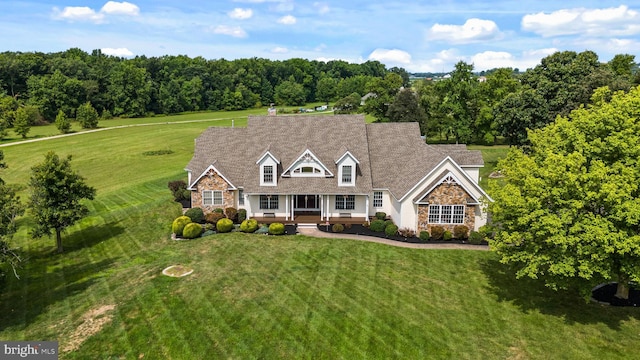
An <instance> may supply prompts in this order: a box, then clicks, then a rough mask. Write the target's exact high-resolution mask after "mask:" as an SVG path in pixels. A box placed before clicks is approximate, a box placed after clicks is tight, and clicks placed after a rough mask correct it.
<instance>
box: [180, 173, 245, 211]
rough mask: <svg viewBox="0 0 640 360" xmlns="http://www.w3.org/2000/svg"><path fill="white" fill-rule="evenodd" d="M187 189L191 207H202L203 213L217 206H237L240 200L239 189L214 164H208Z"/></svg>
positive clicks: (222, 207)
mask: <svg viewBox="0 0 640 360" xmlns="http://www.w3.org/2000/svg"><path fill="white" fill-rule="evenodd" d="M189 190H191V207H199V208H202V210H203V211H204V213H210V212H212V211H214V210H215V209H217V208H220V209H225V208H228V207H237V206H238V205H237V204H238V202H239V201H242V199H241V197H242V195H241V194H240V193H241V191H240V190H239V189H238V188H236V187H235V186H234V185H233V184H232V183H231V182H230V181H229V180H228V179H227V178H226V177H225V176H224V175H223V174H222V173H221V172H220V171H218V169H217V168H216V167H215V166H214V165H210V166H209V167H208V168H207V169H206V170H205V171H204V172H203V173H202V174H200V176H199V177H198V178H197V179H195V181H194V182H193V185H192V186H191V188H190V189H189ZM239 196H240V198H239Z"/></svg>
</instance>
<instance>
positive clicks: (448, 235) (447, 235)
mask: <svg viewBox="0 0 640 360" xmlns="http://www.w3.org/2000/svg"><path fill="white" fill-rule="evenodd" d="M442 238H443V239H444V240H446V241H449V240H451V239H453V234H452V233H451V231H449V230H445V232H444V234H442Z"/></svg>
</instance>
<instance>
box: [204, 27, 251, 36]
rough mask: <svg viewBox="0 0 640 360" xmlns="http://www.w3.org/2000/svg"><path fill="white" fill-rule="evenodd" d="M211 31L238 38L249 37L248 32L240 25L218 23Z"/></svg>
mask: <svg viewBox="0 0 640 360" xmlns="http://www.w3.org/2000/svg"><path fill="white" fill-rule="evenodd" d="M211 31H212V32H213V33H214V34H220V35H229V36H233V37H237V38H244V37H247V33H246V32H245V31H244V30H243V29H242V28H241V27H239V26H227V25H218V26H216V27H215V28H213V29H211Z"/></svg>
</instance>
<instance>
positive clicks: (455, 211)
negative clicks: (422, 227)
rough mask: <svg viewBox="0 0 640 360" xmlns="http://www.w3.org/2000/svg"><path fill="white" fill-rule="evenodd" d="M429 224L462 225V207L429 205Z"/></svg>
mask: <svg viewBox="0 0 640 360" xmlns="http://www.w3.org/2000/svg"><path fill="white" fill-rule="evenodd" d="M429 223H430V224H464V205H429Z"/></svg>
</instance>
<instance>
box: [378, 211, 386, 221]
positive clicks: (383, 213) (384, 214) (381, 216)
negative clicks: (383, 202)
mask: <svg viewBox="0 0 640 360" xmlns="http://www.w3.org/2000/svg"><path fill="white" fill-rule="evenodd" d="M386 218H387V213H385V212H383V211H378V212H377V213H376V219H379V220H385V219H386Z"/></svg>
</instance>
